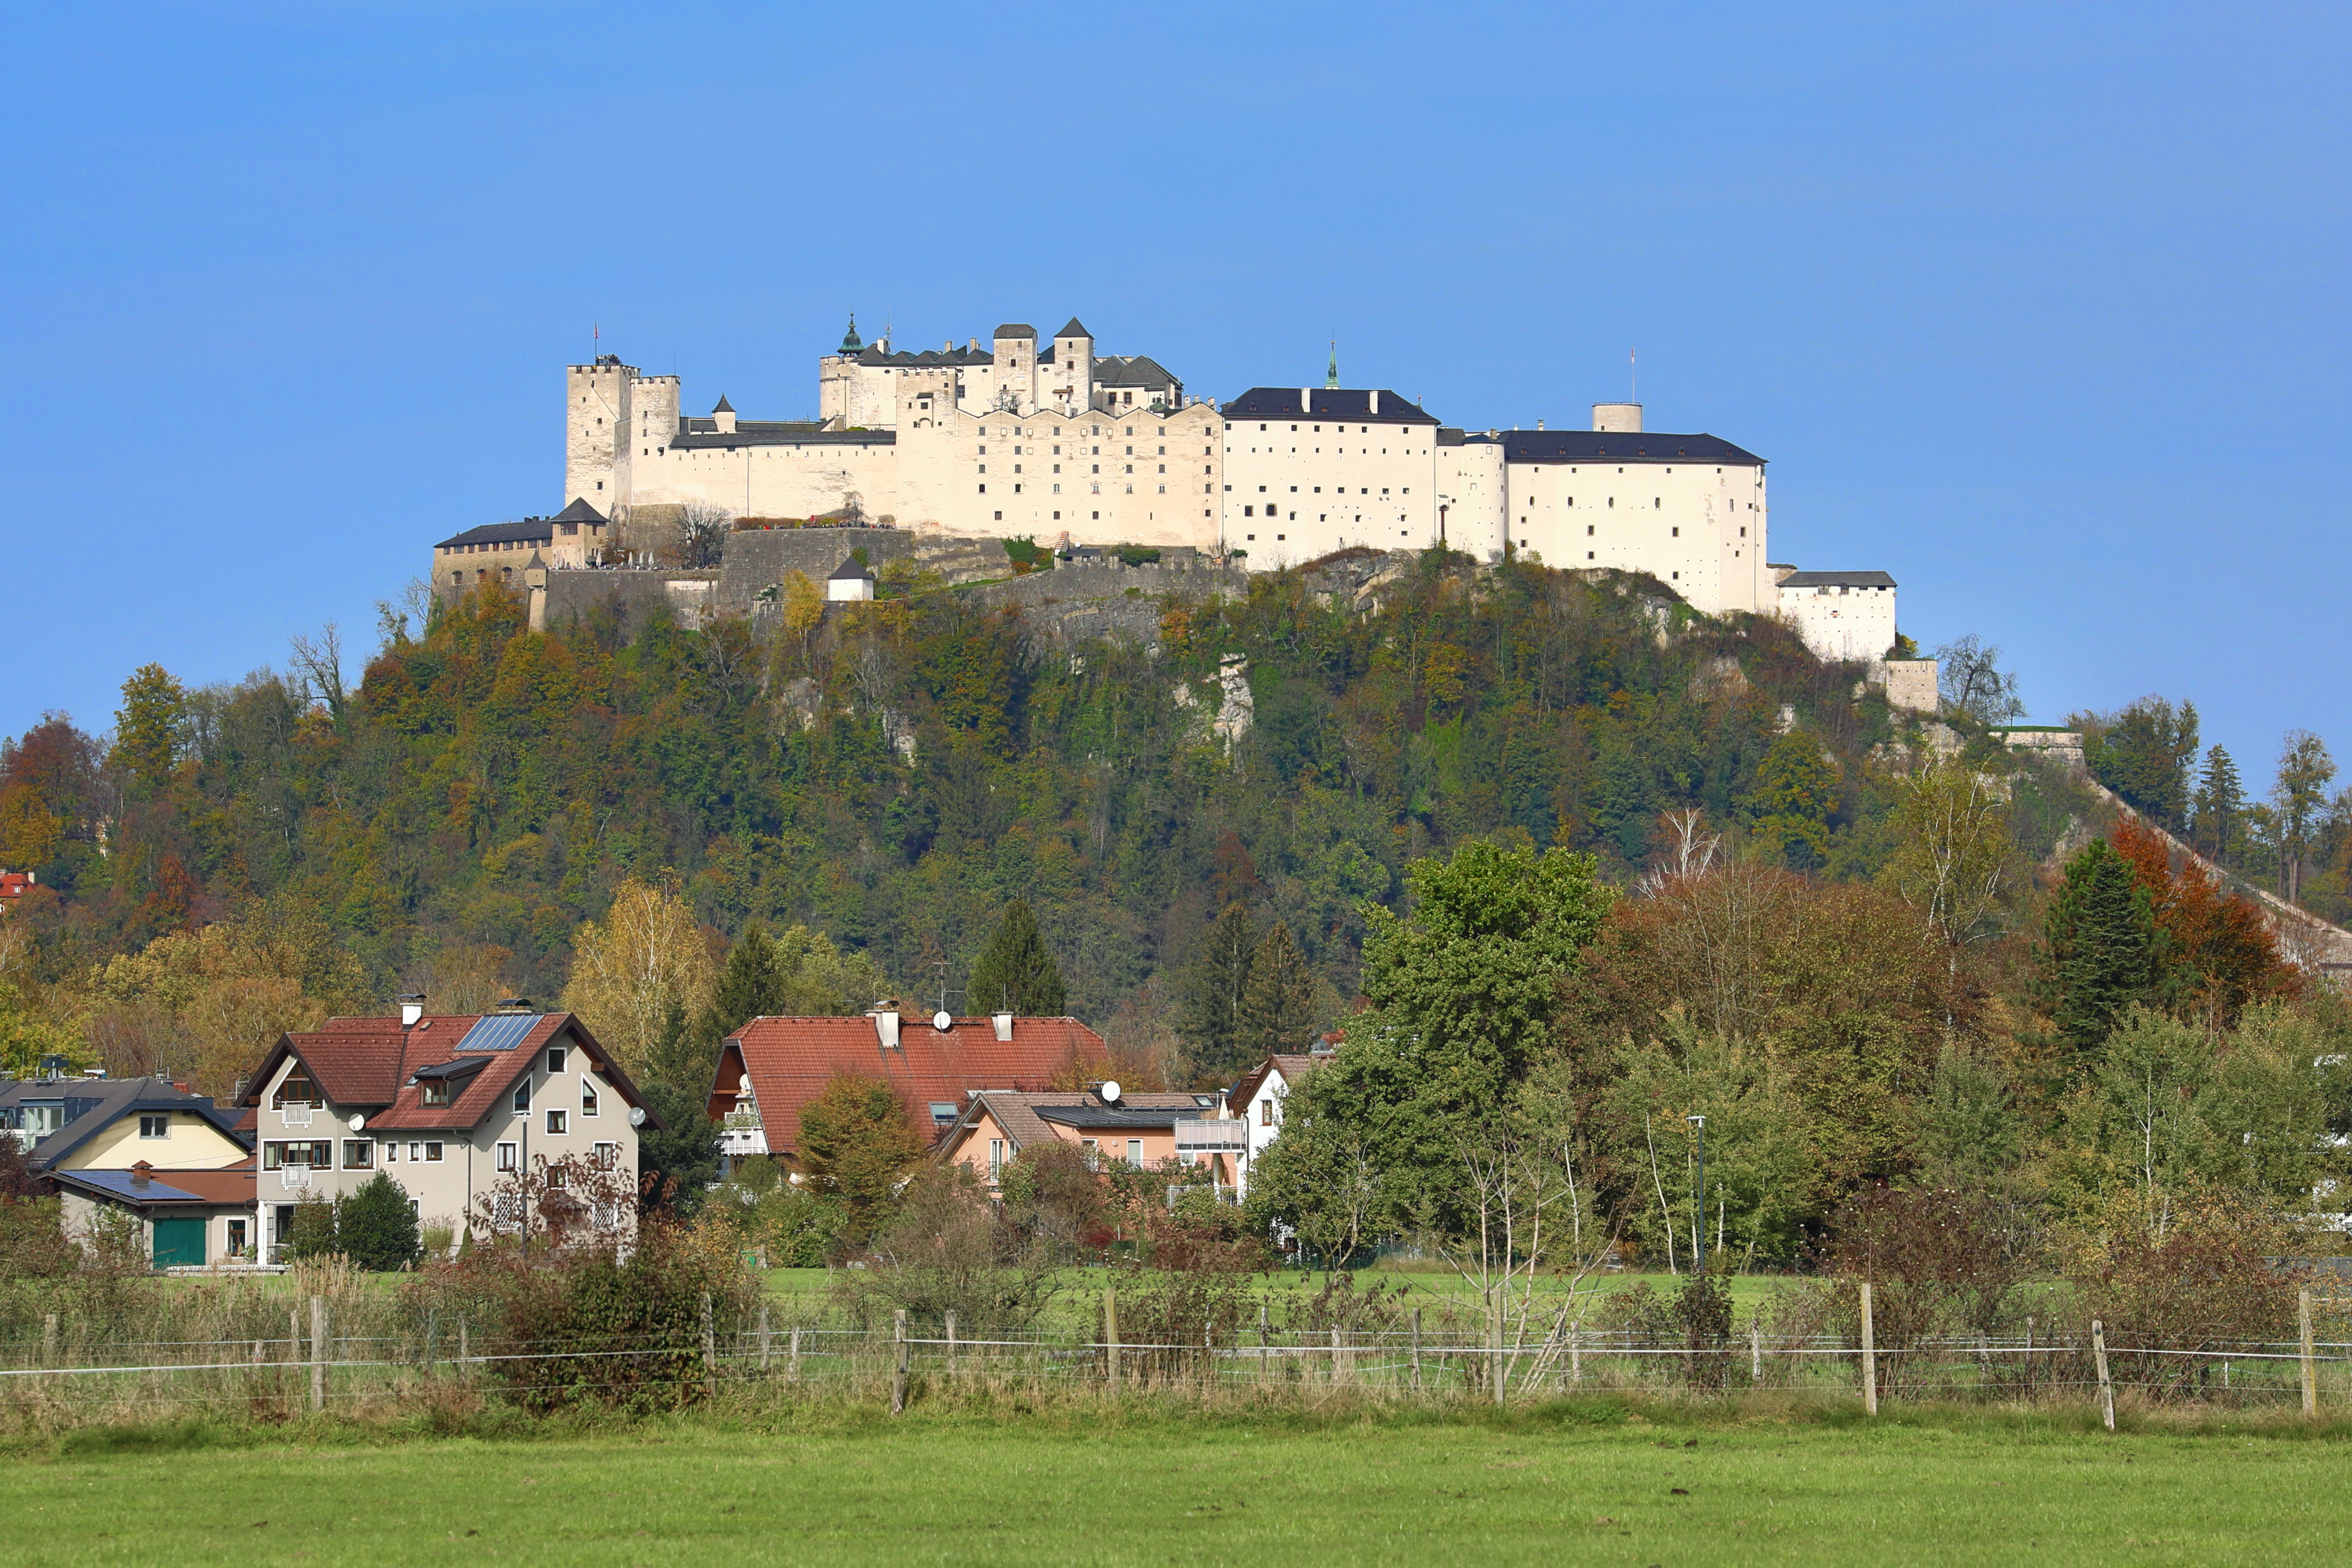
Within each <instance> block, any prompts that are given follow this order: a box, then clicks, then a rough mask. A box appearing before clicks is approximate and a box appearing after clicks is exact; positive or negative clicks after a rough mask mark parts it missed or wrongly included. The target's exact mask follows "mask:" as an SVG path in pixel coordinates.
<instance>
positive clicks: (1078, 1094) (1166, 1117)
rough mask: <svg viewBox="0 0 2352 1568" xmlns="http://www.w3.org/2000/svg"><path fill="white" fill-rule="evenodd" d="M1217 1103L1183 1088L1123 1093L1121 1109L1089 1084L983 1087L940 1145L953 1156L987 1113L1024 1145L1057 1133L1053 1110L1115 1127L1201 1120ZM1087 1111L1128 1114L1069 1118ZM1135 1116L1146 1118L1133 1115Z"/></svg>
mask: <svg viewBox="0 0 2352 1568" xmlns="http://www.w3.org/2000/svg"><path fill="white" fill-rule="evenodd" d="M1214 1108H1215V1101H1214V1098H1213V1097H1212V1098H1211V1101H1210V1103H1209V1104H1208V1105H1205V1106H1204V1105H1202V1103H1201V1099H1200V1097H1199V1096H1196V1095H1192V1094H1185V1093H1164V1092H1146V1093H1139V1094H1129V1095H1126V1096H1124V1097H1123V1098H1121V1099H1120V1101H1119V1103H1118V1109H1117V1110H1116V1111H1113V1110H1112V1109H1111V1108H1110V1107H1108V1106H1106V1105H1105V1104H1103V1103H1102V1101H1101V1100H1100V1099H1099V1098H1098V1097H1097V1095H1096V1093H1095V1092H1093V1091H1091V1090H1085V1089H1066V1090H1050V1091H1022V1092H1008V1091H1001V1090H986V1089H983V1090H980V1091H977V1092H974V1093H973V1095H972V1096H971V1103H970V1104H969V1105H967V1106H965V1107H964V1113H963V1115H962V1116H961V1117H960V1118H958V1120H957V1122H956V1124H955V1126H954V1127H953V1128H952V1129H950V1131H949V1133H948V1134H947V1135H946V1137H944V1138H943V1139H942V1140H941V1141H940V1145H939V1150H940V1155H942V1156H943V1157H946V1158H950V1159H952V1158H953V1157H954V1155H955V1150H956V1148H957V1147H958V1146H959V1145H961V1143H962V1142H963V1141H964V1140H965V1139H967V1138H969V1137H970V1136H971V1132H972V1129H973V1128H974V1127H976V1126H978V1125H979V1124H980V1123H981V1121H982V1118H983V1117H985V1118H986V1119H987V1120H989V1121H992V1122H993V1123H995V1124H996V1125H997V1127H998V1129H999V1130H1000V1131H1002V1132H1003V1134H1004V1135H1005V1136H1006V1137H1007V1138H1010V1139H1011V1140H1012V1141H1013V1147H1014V1148H1016V1149H1021V1148H1026V1147H1028V1146H1029V1145H1031V1144H1034V1143H1039V1142H1042V1141H1044V1140H1046V1139H1049V1138H1052V1137H1054V1136H1055V1133H1054V1130H1053V1129H1052V1128H1051V1127H1049V1126H1047V1125H1046V1116H1047V1113H1049V1112H1052V1113H1055V1115H1054V1116H1053V1120H1055V1121H1056V1122H1059V1123H1061V1124H1062V1125H1064V1126H1066V1127H1078V1128H1083V1127H1085V1126H1100V1127H1102V1128H1104V1129H1106V1130H1112V1129H1116V1128H1119V1127H1171V1126H1173V1125H1174V1124H1176V1123H1178V1122H1181V1121H1192V1120H1198V1119H1200V1118H1201V1117H1202V1114H1203V1113H1205V1112H1207V1111H1211V1110H1213V1109H1214ZM1087 1113H1097V1114H1100V1113H1108V1114H1112V1115H1121V1116H1126V1117H1128V1118H1129V1120H1126V1121H1119V1122H1102V1123H1093V1122H1087V1123H1083V1124H1082V1123H1080V1122H1077V1121H1073V1120H1070V1119H1069V1118H1070V1117H1072V1116H1080V1115H1085V1114H1087ZM1137 1117H1141V1118H1143V1119H1142V1120H1135V1119H1134V1118H1137Z"/></svg>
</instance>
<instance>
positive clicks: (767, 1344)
mask: <svg viewBox="0 0 2352 1568" xmlns="http://www.w3.org/2000/svg"><path fill="white" fill-rule="evenodd" d="M775 1356H776V1331H775V1328H774V1327H773V1325H772V1324H771V1323H770V1322H768V1303H767V1302H765V1301H761V1303H760V1370H761V1372H765V1371H767V1370H768V1364H769V1363H770V1362H772V1361H773V1360H774V1359H775Z"/></svg>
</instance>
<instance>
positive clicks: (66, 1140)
mask: <svg viewBox="0 0 2352 1568" xmlns="http://www.w3.org/2000/svg"><path fill="white" fill-rule="evenodd" d="M26 1100H63V1101H64V1102H65V1115H66V1123H65V1124H64V1125H63V1126H61V1127H59V1128H58V1130H57V1131H56V1132H54V1133H51V1134H49V1135H48V1136H47V1137H46V1138H43V1139H42V1140H41V1141H40V1142H39V1143H37V1144H36V1145H33V1152H32V1162H33V1164H34V1165H35V1166H37V1167H40V1168H43V1169H47V1168H48V1167H49V1166H55V1165H56V1164H57V1163H58V1161H59V1160H61V1159H63V1158H65V1157H66V1155H69V1154H71V1153H73V1152H74V1150H76V1149H78V1148H79V1147H81V1146H82V1145H84V1144H86V1143H88V1142H89V1140H90V1139H92V1138H94V1137H96V1136H98V1134H100V1133H102V1132H104V1131H106V1129H107V1128H109V1127H111V1126H112V1125H114V1124H116V1123H117V1122H120V1121H121V1120H122V1118H124V1117H125V1116H128V1115H130V1114H131V1113H133V1112H137V1111H186V1112H191V1113H194V1114H195V1115H198V1116H202V1117H203V1118H204V1119H205V1121H207V1122H210V1123H211V1124H213V1125H214V1126H215V1127H218V1128H219V1129H220V1130H221V1132H222V1134H223V1135H224V1136H226V1137H227V1138H229V1139H230V1140H231V1141H232V1142H235V1143H243V1142H244V1140H243V1139H240V1138H236V1135H235V1133H234V1128H235V1127H236V1115H235V1114H234V1113H232V1112H230V1111H227V1110H226V1109H224V1108H222V1107H220V1106H217V1105H215V1104H214V1103H213V1100H212V1096H211V1095H209V1094H191V1093H189V1092H187V1091H186V1090H185V1089H183V1088H180V1087H179V1086H177V1085H176V1084H172V1083H167V1082H163V1080H161V1079H156V1078H57V1079H40V1078H34V1079H26V1080H25V1081H23V1082H17V1083H11V1084H9V1085H7V1086H6V1091H5V1093H0V1104H18V1103H23V1102H24V1101H26Z"/></svg>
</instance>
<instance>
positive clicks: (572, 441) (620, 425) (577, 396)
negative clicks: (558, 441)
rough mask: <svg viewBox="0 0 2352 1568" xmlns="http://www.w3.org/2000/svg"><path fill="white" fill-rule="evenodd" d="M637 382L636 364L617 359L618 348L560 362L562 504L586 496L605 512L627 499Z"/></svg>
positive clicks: (589, 501)
mask: <svg viewBox="0 0 2352 1568" xmlns="http://www.w3.org/2000/svg"><path fill="white" fill-rule="evenodd" d="M636 382H637V371H636V367H635V366H634V365H625V364H623V363H621V356H620V355H618V354H604V355H601V356H599V357H598V358H597V360H596V362H595V363H593V364H589V365H567V366H566V367H564V373H563V496H562V501H563V503H564V504H567V505H568V504H569V503H571V502H572V501H573V500H575V499H577V500H584V501H586V502H587V503H588V504H589V505H590V506H592V507H595V508H596V509H597V510H598V511H600V512H603V513H605V514H606V515H607V516H609V515H610V514H611V513H612V510H613V508H614V507H615V506H618V505H625V504H626V503H627V499H628V496H629V491H630V488H631V486H630V482H629V480H630V462H629V460H630V458H631V457H632V456H633V455H635V452H636V445H635V442H634V439H633V438H634V436H635V434H636V421H635V418H634V417H633V412H634V402H635V388H636Z"/></svg>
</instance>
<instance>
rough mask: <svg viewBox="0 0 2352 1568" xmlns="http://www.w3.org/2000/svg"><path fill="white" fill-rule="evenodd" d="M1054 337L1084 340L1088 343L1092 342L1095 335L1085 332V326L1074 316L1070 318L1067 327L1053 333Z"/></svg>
mask: <svg viewBox="0 0 2352 1568" xmlns="http://www.w3.org/2000/svg"><path fill="white" fill-rule="evenodd" d="M1054 336H1055V338H1057V339H1058V338H1084V339H1085V340H1087V342H1089V343H1091V342H1093V341H1094V339H1095V335H1094V334H1093V333H1092V332H1089V331H1087V324H1086V323H1085V322H1083V321H1081V320H1079V319H1077V318H1076V316H1073V317H1071V318H1070V324H1069V325H1068V326H1066V327H1065V328H1063V329H1061V330H1060V331H1058V332H1056V333H1055V334H1054Z"/></svg>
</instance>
